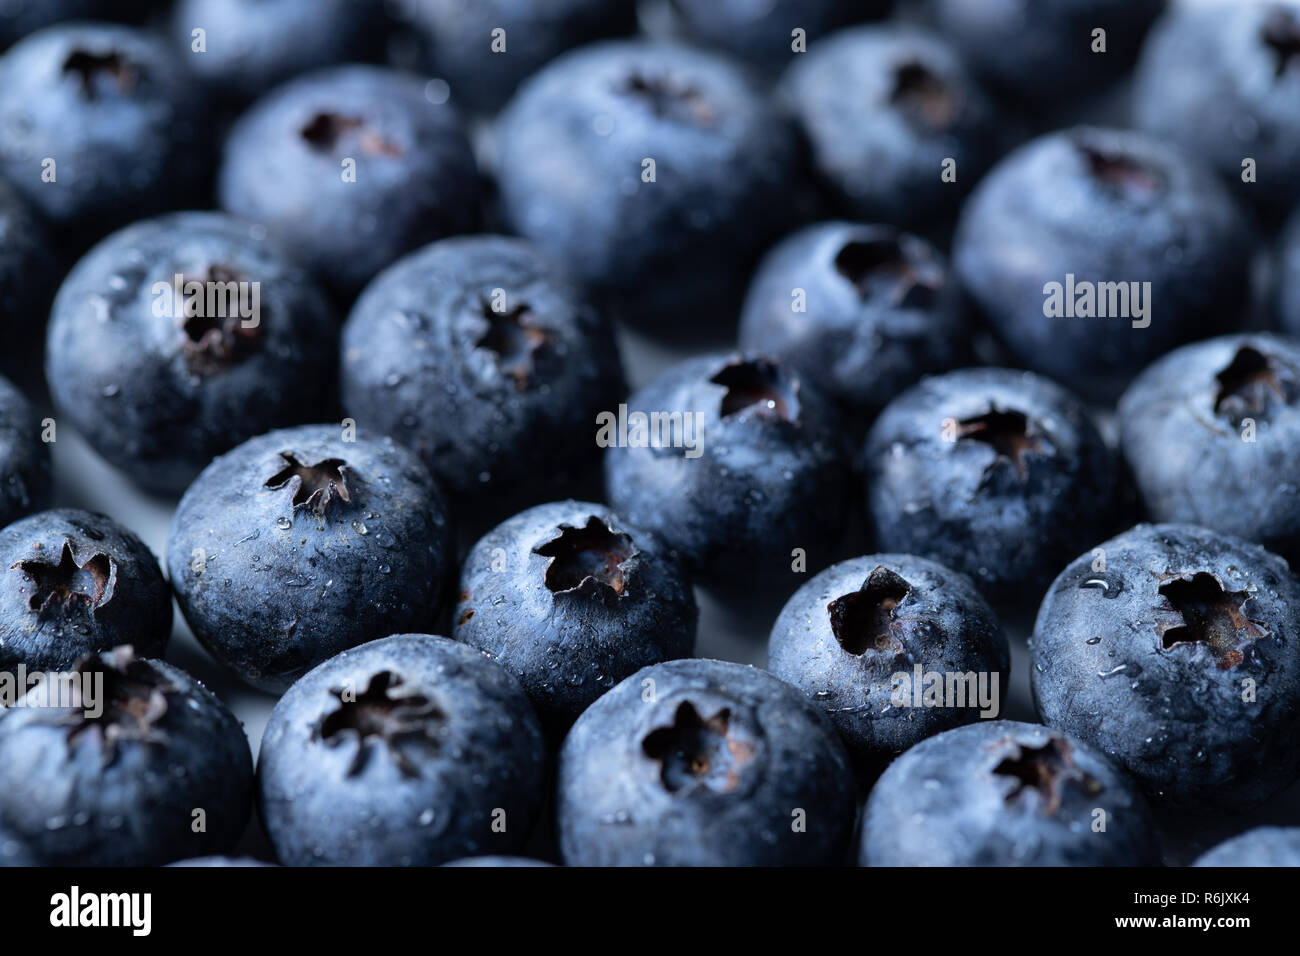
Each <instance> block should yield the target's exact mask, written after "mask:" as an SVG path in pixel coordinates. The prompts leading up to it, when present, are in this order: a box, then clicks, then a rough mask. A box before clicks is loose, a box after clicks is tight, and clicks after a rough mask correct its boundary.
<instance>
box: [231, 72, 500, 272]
mask: <svg viewBox="0 0 1300 956" xmlns="http://www.w3.org/2000/svg"><path fill="white" fill-rule="evenodd" d="M426 82H427V81H425V80H423V79H421V78H419V77H416V76H413V75H410V74H406V73H398V72H395V71H392V70H387V69H384V68H382V67H377V66H357V65H352V66H339V67H330V68H326V69H323V70H317V71H315V72H312V73H307V74H305V75H303V76H300V77H298V78H296V79H294V80H291V81H289V82H288V83H286V84H284V85H282V86H279V87H277V88H276V89H274V90H272V91H271V92H270V93H268V94H266V95H265V96H264V97H262V98H261V99H259V100H258V101H257V102H256V103H254V104H253V105H252V106H251V107H250V108H249V110H248V111H247V112H246V113H244V114H243V115H242V116H241V117H240V118H239V120H238V121H237V122H236V123H235V125H234V127H233V128H232V129H231V131H230V137H229V138H228V139H227V140H226V147H225V154H224V159H223V161H222V165H221V171H220V174H219V176H218V183H217V191H218V194H219V199H220V203H221V206H222V208H223V209H225V210H226V211H228V212H232V213H235V214H236V215H240V216H244V217H246V218H249V219H253V220H256V221H258V222H262V223H265V224H266V226H267V228H268V229H269V230H270V232H271V233H272V234H273V235H278V236H279V237H280V238H281V239H282V240H283V241H284V243H285V245H286V246H287V247H288V249H289V251H290V252H291V253H292V254H293V256H294V257H295V258H296V259H298V260H299V261H300V262H302V263H303V264H304V265H306V266H307V267H308V268H310V269H311V270H312V271H313V272H315V273H316V274H317V275H318V276H319V277H320V278H321V279H322V281H325V282H328V283H330V284H331V285H333V286H335V287H336V288H337V289H338V290H339V291H340V292H342V293H352V292H355V291H356V290H357V289H359V288H360V287H361V286H362V285H364V284H365V283H366V282H367V281H368V280H369V279H370V278H371V277H372V276H373V275H374V274H375V273H377V272H378V271H379V270H380V269H383V268H384V267H385V266H387V265H388V264H389V263H391V262H393V261H394V260H395V259H397V258H398V257H399V256H401V255H402V254H403V253H406V252H409V251H411V250H412V249H415V248H417V247H418V246H421V245H423V244H424V243H426V242H431V241H433V240H434V239H439V238H441V237H443V236H447V235H451V234H453V233H458V232H468V231H469V230H470V229H472V228H473V227H474V226H475V224H476V222H477V220H478V199H479V195H478V194H479V186H478V171H477V169H476V167H475V165H474V156H473V153H472V152H471V151H470V146H469V141H468V140H467V139H466V138H465V132H464V130H463V129H462V127H461V123H460V119H459V117H458V116H457V114H456V110H455V109H454V108H453V107H452V106H451V105H449V104H447V103H442V104H436V103H433V102H432V101H430V99H428V98H427V97H426V93H425V86H426ZM347 159H351V160H353V161H355V173H356V176H355V182H345V181H344V179H343V176H344V174H345V169H344V166H343V165H342V164H343V162H344V161H345V160H347Z"/></svg>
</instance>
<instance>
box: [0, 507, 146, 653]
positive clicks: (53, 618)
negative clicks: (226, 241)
mask: <svg viewBox="0 0 1300 956" xmlns="http://www.w3.org/2000/svg"><path fill="white" fill-rule="evenodd" d="M171 631H172V601H171V591H170V589H169V588H168V587H167V582H166V581H165V580H164V579H163V576H162V571H161V570H160V569H159V567H158V562H157V560H156V559H155V558H154V556H153V553H152V552H151V551H150V550H149V548H148V546H147V545H145V543H144V542H143V541H141V540H140V539H139V538H137V537H136V536H135V535H134V534H132V533H131V532H130V531H128V530H127V529H126V528H123V527H122V526H121V525H119V524H117V523H116V522H114V521H113V520H111V519H110V518H107V517H106V516H104V515H101V514H93V513H91V512H89V511H79V510H77V509H74V508H59V509H56V510H54V511H40V512H37V513H36V514H34V515H31V516H29V517H27V518H23V519H22V520H21V521H16V522H14V523H13V524H11V525H9V526H8V527H7V528H4V529H3V530H0V669H5V670H8V669H12V668H13V667H15V666H17V665H18V664H24V665H26V667H27V669H28V670H29V671H35V670H60V669H64V668H67V667H69V666H71V665H72V664H73V663H75V662H76V661H77V660H78V659H80V658H82V657H84V656H85V655H87V654H91V653H94V652H96V651H107V650H108V649H110V648H114V647H117V646H119V645H122V644H132V645H134V646H135V647H136V649H137V650H138V651H139V652H140V654H142V655H144V656H147V657H161V656H162V654H163V652H164V651H165V650H166V648H167V640H168V638H170V637H171Z"/></svg>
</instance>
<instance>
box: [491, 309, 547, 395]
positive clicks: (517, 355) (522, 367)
mask: <svg viewBox="0 0 1300 956" xmlns="http://www.w3.org/2000/svg"><path fill="white" fill-rule="evenodd" d="M533 315H534V313H533V310H532V308H531V307H529V305H528V304H527V303H524V304H521V305H518V306H516V307H515V308H514V309H512V310H511V311H509V312H498V311H497V310H496V309H494V308H492V305H491V303H489V302H487V301H486V300H484V302H483V318H484V320H485V321H486V328H485V329H484V331H483V334H482V335H481V336H479V338H478V340H477V341H476V342H475V343H474V345H475V346H476V347H477V348H481V349H487V350H488V351H489V352H492V353H493V354H494V355H495V356H496V359H497V365H498V366H499V367H500V369H501V371H502V372H503V373H505V374H506V375H508V376H510V378H512V379H513V380H514V383H515V390H516V391H519V392H522V391H524V389H526V388H527V387H528V384H529V379H530V378H531V377H532V375H533V373H534V372H535V371H536V356H537V353H538V352H540V351H541V350H542V349H543V348H545V347H546V346H548V345H549V344H550V343H551V335H550V333H549V332H547V331H546V330H545V329H542V328H538V327H537V326H535V325H533V324H532V318H533Z"/></svg>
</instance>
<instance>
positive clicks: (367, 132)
mask: <svg viewBox="0 0 1300 956" xmlns="http://www.w3.org/2000/svg"><path fill="white" fill-rule="evenodd" d="M299 133H300V135H301V136H302V138H303V140H304V141H306V143H307V144H308V145H309V146H311V148H312V149H315V150H318V151H320V152H323V153H337V152H342V151H344V150H345V149H346V148H347V146H348V144H350V143H355V144H356V146H357V148H358V149H359V150H360V151H361V152H362V153H363V154H365V155H367V156H401V155H402V149H401V147H400V146H398V145H397V144H396V143H394V142H391V141H390V140H387V139H385V138H384V137H383V135H382V134H381V133H380V132H379V131H378V130H376V129H375V128H374V127H373V126H371V125H370V123H369V122H367V121H366V120H365V119H363V118H362V117H360V116H344V115H343V114H341V113H330V112H321V113H317V114H316V115H315V116H313V117H312V118H311V119H310V120H308V121H307V124H306V125H305V126H303V128H302V129H301V130H300V131H299Z"/></svg>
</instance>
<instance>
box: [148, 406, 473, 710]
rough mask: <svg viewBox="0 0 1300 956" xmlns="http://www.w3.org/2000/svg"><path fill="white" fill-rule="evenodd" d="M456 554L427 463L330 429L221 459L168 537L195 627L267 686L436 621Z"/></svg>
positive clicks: (297, 431) (256, 444)
mask: <svg viewBox="0 0 1300 956" xmlns="http://www.w3.org/2000/svg"><path fill="white" fill-rule="evenodd" d="M344 437H345V438H346V437H348V436H344ZM450 560H451V554H450V542H449V529H448V521H447V514H446V510H445V507H444V504H443V500H442V495H441V493H440V492H439V491H438V488H437V486H436V485H435V484H434V481H433V479H432V478H431V477H430V476H429V473H428V472H427V471H426V470H425V468H424V466H423V465H421V464H420V461H419V459H417V458H416V457H415V455H413V454H412V453H411V452H409V451H407V450H406V449H404V448H402V447H401V446H400V445H397V444H394V443H393V441H392V439H389V438H384V439H382V440H381V439H367V438H356V439H355V440H344V439H343V438H340V437H339V430H338V428H337V426H331V425H305V426H302V427H299V428H288V429H283V430H280V431H274V432H270V433H268V434H266V435H261V436H259V437H257V438H253V439H250V440H249V441H246V442H244V444H242V445H240V446H239V447H237V448H236V449H234V450H233V451H231V452H228V453H227V454H225V455H222V456H221V457H220V458H218V459H216V460H215V461H214V462H213V463H212V464H211V465H209V466H208V467H207V468H205V469H204V470H203V473H202V474H200V475H199V477H198V478H197V479H196V480H195V482H194V484H192V485H190V487H189V490H187V491H186V492H185V496H184V497H183V498H181V502H180V505H179V507H177V509H176V513H175V515H174V516H173V518H172V528H171V537H170V539H169V540H168V542H167V565H168V571H169V573H170V576H171V580H172V586H173V587H174V588H175V589H176V597H177V600H178V601H179V603H180V608H181V612H182V613H183V614H184V615H185V620H186V621H188V622H189V625H190V628H191V629H192V630H193V631H194V634H195V636H196V637H197V638H198V639H199V641H200V642H201V643H202V644H203V646H204V647H206V648H207V649H208V651H209V652H211V653H212V655H213V656H214V657H216V658H217V659H218V660H219V661H221V662H222V663H224V664H226V665H228V666H229V667H232V668H233V669H234V670H235V671H236V672H237V673H238V674H239V676H240V677H242V678H243V679H244V680H246V681H248V682H249V683H250V684H253V685H254V686H256V687H260V688H263V689H268V690H283V689H284V688H286V687H288V686H289V684H290V683H291V682H293V681H294V680H296V679H297V678H298V677H299V676H300V675H302V674H303V673H305V672H306V671H308V670H309V669H311V668H312V667H314V666H316V665H317V664H319V663H320V662H321V661H323V660H325V659H326V658H327V657H331V656H333V655H334V654H337V653H338V652H339V651H342V650H343V649H344V648H348V647H352V646H353V645H356V644H361V643H363V642H365V641H369V640H374V639H375V637H376V636H377V635H383V634H387V633H391V632H392V631H393V630H400V629H402V628H405V627H412V626H423V625H429V624H432V623H433V622H434V621H436V620H437V616H438V612H439V603H440V601H441V598H442V595H443V592H444V579H445V578H446V576H447V573H448V570H449V568H448V564H449V562H450ZM268 595H274V600H268Z"/></svg>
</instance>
